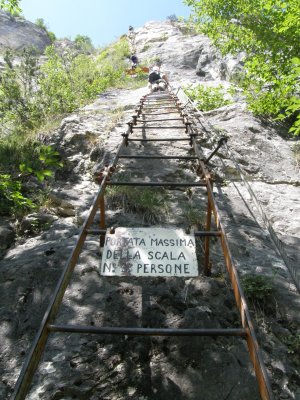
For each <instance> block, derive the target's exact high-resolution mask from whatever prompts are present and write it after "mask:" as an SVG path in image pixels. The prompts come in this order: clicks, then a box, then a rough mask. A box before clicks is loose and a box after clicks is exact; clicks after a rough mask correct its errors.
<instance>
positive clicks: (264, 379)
mask: <svg viewBox="0 0 300 400" xmlns="http://www.w3.org/2000/svg"><path fill="white" fill-rule="evenodd" d="M193 146H194V150H195V153H196V154H200V151H199V149H198V145H197V143H196V140H195V139H193ZM199 165H200V168H201V170H202V173H203V176H204V179H205V180H206V183H207V195H208V197H209V198H210V203H211V205H212V211H213V214H214V217H215V221H216V224H217V229H218V230H219V231H220V232H221V237H220V239H221V245H222V249H223V253H224V257H225V262H226V267H227V271H228V274H229V277H230V280H231V284H232V288H233V292H234V296H235V300H236V304H237V306H238V309H239V311H240V316H241V321H242V326H243V328H245V329H246V330H247V332H248V335H247V346H248V350H249V354H250V358H251V361H252V364H253V367H254V370H255V375H256V378H257V381H258V385H259V391H260V395H261V398H262V399H263V400H274V397H273V394H272V389H271V385H270V382H269V378H268V375H267V371H266V368H265V365H264V362H263V358H262V355H261V352H260V349H259V346H258V341H257V338H256V334H255V330H254V325H253V322H252V319H251V316H250V312H249V308H248V305H247V302H246V298H245V295H244V292H243V289H242V286H241V283H240V280H239V277H238V273H237V270H236V267H235V265H234V262H233V257H232V255H231V251H230V248H229V243H228V239H227V235H226V233H225V228H224V226H223V224H222V222H221V220H220V212H219V209H218V206H217V204H216V201H215V197H214V194H213V188H212V185H211V182H210V174H209V172H208V171H207V168H206V167H205V164H204V162H203V161H202V160H201V159H200V158H199Z"/></svg>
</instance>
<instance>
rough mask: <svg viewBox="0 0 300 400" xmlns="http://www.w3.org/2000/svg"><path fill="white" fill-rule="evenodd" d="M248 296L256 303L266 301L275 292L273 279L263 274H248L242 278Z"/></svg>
mask: <svg viewBox="0 0 300 400" xmlns="http://www.w3.org/2000/svg"><path fill="white" fill-rule="evenodd" d="M241 283H242V286H243V289H244V292H245V294H246V296H247V297H248V298H249V300H251V301H252V302H254V303H265V302H266V301H267V300H269V299H270V296H271V295H272V293H273V285H272V280H271V279H270V278H268V277H265V276H262V275H248V276H245V277H243V278H242V280H241Z"/></svg>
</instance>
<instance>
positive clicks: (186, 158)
mask: <svg viewBox="0 0 300 400" xmlns="http://www.w3.org/2000/svg"><path fill="white" fill-rule="evenodd" d="M119 158H137V159H142V160H143V159H144V160H152V159H153V160H156V159H157V160H198V157H191V156H186V157H184V156H129V155H128V156H127V155H125V154H124V155H122V154H121V155H120V156H119Z"/></svg>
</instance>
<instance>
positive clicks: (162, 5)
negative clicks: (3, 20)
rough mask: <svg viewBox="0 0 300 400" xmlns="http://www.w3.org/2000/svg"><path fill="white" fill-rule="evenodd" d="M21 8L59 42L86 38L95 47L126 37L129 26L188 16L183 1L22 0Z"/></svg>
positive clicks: (28, 17) (187, 8) (31, 19)
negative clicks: (45, 26)
mask: <svg viewBox="0 0 300 400" xmlns="http://www.w3.org/2000/svg"><path fill="white" fill-rule="evenodd" d="M21 8H22V10H23V14H24V16H25V18H26V19H28V20H29V21H32V22H35V20H36V19H37V18H43V19H44V21H45V23H46V25H47V26H48V29H49V30H50V31H52V32H54V33H55V35H56V36H57V37H58V38H62V37H68V38H70V39H74V37H75V36H76V35H77V34H81V35H86V36H89V37H90V38H91V39H92V42H93V44H94V45H95V46H97V47H98V46H103V45H106V44H109V43H111V42H112V41H114V40H116V39H117V38H118V37H119V36H121V35H122V34H124V33H127V31H128V26H129V25H132V26H133V27H135V28H138V27H140V26H143V25H144V23H145V22H147V21H153V20H156V21H159V20H165V19H166V17H167V16H169V15H172V14H176V15H177V16H183V17H188V15H189V12H190V9H189V7H187V6H185V5H184V4H183V2H182V0H21Z"/></svg>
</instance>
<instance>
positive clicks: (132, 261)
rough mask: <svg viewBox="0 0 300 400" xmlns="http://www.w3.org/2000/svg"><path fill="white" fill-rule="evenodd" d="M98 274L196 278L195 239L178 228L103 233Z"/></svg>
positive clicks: (130, 229)
mask: <svg viewBox="0 0 300 400" xmlns="http://www.w3.org/2000/svg"><path fill="white" fill-rule="evenodd" d="M101 275H106V276H130V275H132V276H198V264H197V258H196V246H195V237H194V236H193V235H187V234H186V233H185V232H184V231H183V230H182V229H167V228H117V229H116V231H115V233H114V234H110V233H107V234H106V237H105V245H104V249H103V254H102V262H101Z"/></svg>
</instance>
